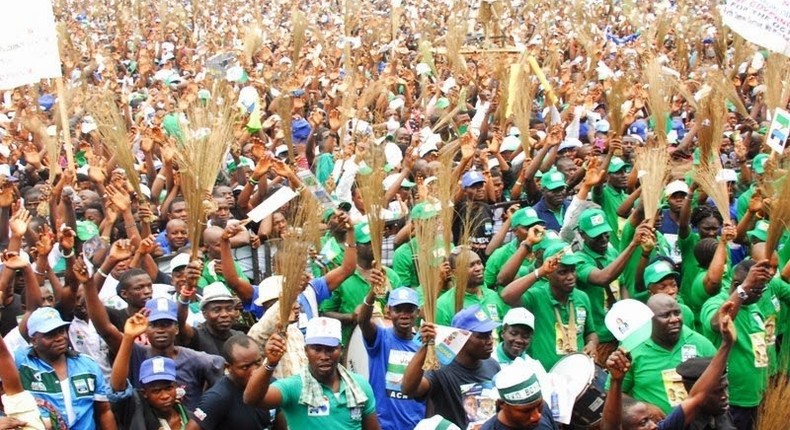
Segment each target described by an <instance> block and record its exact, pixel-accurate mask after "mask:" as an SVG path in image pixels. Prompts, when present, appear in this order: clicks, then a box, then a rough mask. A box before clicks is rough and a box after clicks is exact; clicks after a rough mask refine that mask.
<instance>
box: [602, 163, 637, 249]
mask: <svg viewBox="0 0 790 430" xmlns="http://www.w3.org/2000/svg"><path fill="white" fill-rule="evenodd" d="M607 172H608V173H609V178H608V180H607V183H606V184H604V185H603V186H600V185H599V186H597V187H595V188H593V201H594V202H595V203H598V204H599V205H601V208H602V209H603V211H604V213H606V222H607V223H608V224H609V228H611V231H612V234H611V237H610V240H611V242H612V245H613V246H614V248H615V249H620V247H621V246H620V234H621V233H622V228H621V227H620V226H621V223H620V217H619V216H617V208H619V207H620V205H621V204H623V202H624V201H625V199H627V198H628V192H627V191H626V187H627V186H628V174H629V173H630V172H631V165H630V164H628V163H626V162H625V161H623V159H622V158H620V157H612V160H611V161H610V162H609V167H608V169H607Z"/></svg>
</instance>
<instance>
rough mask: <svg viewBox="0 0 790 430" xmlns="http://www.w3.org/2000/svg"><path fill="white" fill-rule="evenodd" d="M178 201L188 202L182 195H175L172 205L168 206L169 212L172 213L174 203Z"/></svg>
mask: <svg viewBox="0 0 790 430" xmlns="http://www.w3.org/2000/svg"><path fill="white" fill-rule="evenodd" d="M176 203H186V200H184V198H183V197H182V196H177V197H175V198H174V199H173V200H172V201H171V202H170V206H168V207H167V212H168V213H170V212H173V205H174V204H176Z"/></svg>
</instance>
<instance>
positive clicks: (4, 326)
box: [0, 294, 25, 337]
mask: <svg viewBox="0 0 790 430" xmlns="http://www.w3.org/2000/svg"><path fill="white" fill-rule="evenodd" d="M24 313H25V311H24V310H22V298H21V297H19V294H14V301H13V302H11V304H10V305H8V306H6V307H5V308H3V309H2V311H0V334H2V335H3V337H5V335H7V334H8V332H10V331H11V330H13V329H14V327H16V326H17V325H19V322H18V321H17V317H19V316H21V315H23V314H24Z"/></svg>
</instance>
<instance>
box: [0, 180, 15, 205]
mask: <svg viewBox="0 0 790 430" xmlns="http://www.w3.org/2000/svg"><path fill="white" fill-rule="evenodd" d="M18 198H19V191H18V190H17V188H16V185H14V183H13V182H11V181H9V180H8V178H6V176H5V175H0V208H8V207H11V205H13V204H14V202H16V200H17V199H18Z"/></svg>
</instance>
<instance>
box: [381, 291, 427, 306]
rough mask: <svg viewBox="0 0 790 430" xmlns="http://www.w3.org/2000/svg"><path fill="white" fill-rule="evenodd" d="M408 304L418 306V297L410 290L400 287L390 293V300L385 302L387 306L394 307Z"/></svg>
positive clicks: (415, 292)
mask: <svg viewBox="0 0 790 430" xmlns="http://www.w3.org/2000/svg"><path fill="white" fill-rule="evenodd" d="M403 304H409V305H414V306H420V296H419V295H418V294H417V291H415V290H414V289H412V288H409V287H400V288H396V289H394V290H392V291H391V292H390V298H389V300H387V306H389V307H395V306H398V305H403Z"/></svg>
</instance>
